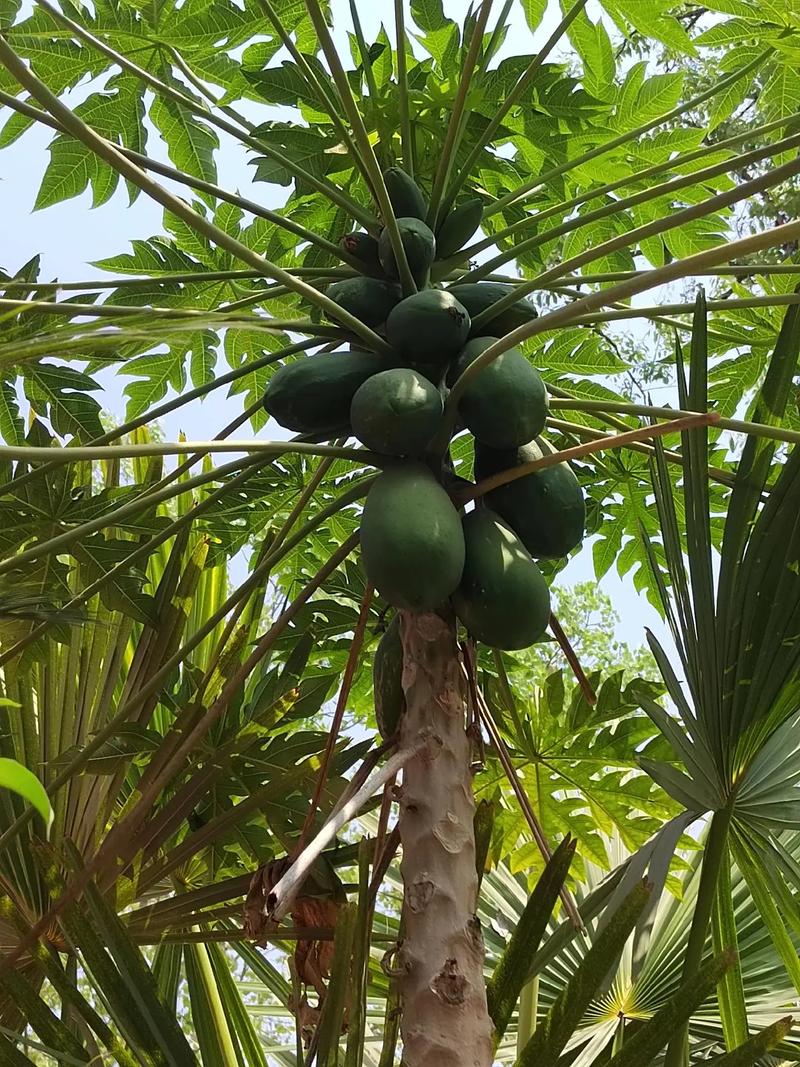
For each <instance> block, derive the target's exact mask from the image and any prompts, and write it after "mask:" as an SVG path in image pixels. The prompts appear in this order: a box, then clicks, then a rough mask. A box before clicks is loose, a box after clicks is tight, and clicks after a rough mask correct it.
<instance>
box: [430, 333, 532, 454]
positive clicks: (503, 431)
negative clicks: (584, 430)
mask: <svg viewBox="0 0 800 1067" xmlns="http://www.w3.org/2000/svg"><path fill="white" fill-rule="evenodd" d="M496 340H497V338H496V337H473V339H472V340H471V341H467V343H466V345H465V346H464V347H463V348H462V350H461V352H460V353H459V355H458V358H457V359H456V360H455V362H454V363H453V365H452V367H451V368H450V371H449V373H448V382H449V383H450V384H451V385H452V384H453V383H454V382H455V381H456V380H457V379H458V378H459V377H460V376H461V374H462V373H463V372H464V371H465V370H466V369H467V367H468V366H469V365H470V363H473V362H474V361H475V360H476V359H477V358H478V356H480V355H482V353H484V352H485V351H486V349H487V348H490V347H491V346H492V345H493V344H494V343H495V341H496ZM458 413H459V415H460V416H461V418H462V419H463V421H464V424H465V425H466V427H467V429H468V430H470V432H471V433H472V435H473V436H474V437H475V439H476V440H478V441H480V442H481V443H482V444H485V445H491V446H492V448H517V447H518V446H519V445H524V444H525V443H526V442H528V441H530V440H531V439H532V438H534V437H536V436H537V434H540V433H541V432H542V430H543V429H544V424H545V419H546V418H547V390H546V389H545V387H544V382H543V381H542V379H541V376H540V375H539V372H538V371H537V370H535V369H534V368H533V367H532V366H531V365H530V363H529V362H528V361H527V359H526V358H525V356H523V354H522V353H521V352H520V351H519V349H517V348H511V349H509V350H508V352H504V353H503V354H502V355H500V356H498V357H497V359H494V360H492V362H491V363H490V364H489V365H488V367H484V368H483V370H481V371H479V372H478V375H477V377H476V378H474V379H473V380H472V381H471V382H470V383H469V385H468V386H467V388H466V389H465V390H464V393H463V395H462V397H461V399H460V400H459V402H458Z"/></svg>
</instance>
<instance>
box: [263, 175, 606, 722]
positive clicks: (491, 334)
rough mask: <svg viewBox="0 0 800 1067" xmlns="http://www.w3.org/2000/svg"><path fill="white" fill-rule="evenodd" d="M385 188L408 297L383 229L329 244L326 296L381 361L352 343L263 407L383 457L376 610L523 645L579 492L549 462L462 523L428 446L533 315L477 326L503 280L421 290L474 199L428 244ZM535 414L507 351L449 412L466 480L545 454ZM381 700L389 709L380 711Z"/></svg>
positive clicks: (376, 501)
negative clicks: (454, 619)
mask: <svg viewBox="0 0 800 1067" xmlns="http://www.w3.org/2000/svg"><path fill="white" fill-rule="evenodd" d="M384 179H385V182H386V188H387V191H388V193H389V198H390V201H391V203H392V207H393V209H394V214H395V216H396V219H397V227H398V230H399V234H400V239H401V242H402V246H403V249H404V251H405V255H406V260H407V263H408V267H409V270H410V272H411V275H412V276H413V278H414V282H415V285H416V286H417V292H416V293H413V294H412V295H407V296H405V297H404V296H403V293H402V290H401V287H400V285H399V283H398V281H397V278H398V275H399V273H400V272H399V270H398V265H397V263H396V261H395V255H394V251H393V247H392V244H391V241H390V239H389V235H388V230H387V229H384V230H383V231H382V232H381V234H380V237H379V238H375V237H373V236H372V235H370V234H367V233H351V234H348V235H347V236H345V237H344V238H343V239H342V253H343V258H344V259H345V260H346V261H347V262H348V263H350V264H351V265H353V266H354V267H357V269H358V270H359V272H360V273H359V275H358V276H354V277H352V278H346V279H344V280H342V281H338V282H335V283H334V284H332V285H331V286H329V288H328V290H327V295H328V296H329V297H330V298H331V299H332V300H333V301H334V302H335V303H337V304H338V305H339V306H340V307H342V308H344V309H345V310H347V311H348V312H349V313H350V314H351V315H353V316H355V317H356V318H358V319H359V320H360V321H361V322H363V323H365V324H366V325H368V326H369V327H371V328H372V329H374V330H375V331H376V332H378V333H379V334H380V335H381V336H382V337H384V338H385V339H386V340H387V341H388V343H389V345H390V346H391V348H392V351H393V357H388V358H387V356H386V355H384V354H380V353H375V352H369V351H365V350H364V349H363V348H362V347H359V344H358V343H354V344H352V345H350V347H349V349H348V350H347V351H342V352H333V353H321V354H317V355H313V356H307V357H304V358H302V359H301V360H298V361H296V362H293V363H291V364H287V365H285V366H283V367H281V368H280V369H279V370H278V371H277V372H276V373H275V374H274V375H273V376H272V378H271V380H270V382H269V385H268V388H267V391H266V395H265V398H264V406H265V408H266V410H267V411H268V412H269V414H270V415H272V416H273V417H274V418H275V419H277V421H278V422H279V423H280V424H281V425H282V426H284V427H286V428H287V429H290V430H294V431H297V432H301V433H311V434H328V435H330V436H345V435H353V436H355V437H356V438H358V440H359V441H361V442H362V444H364V445H365V446H366V447H367V448H369V449H371V450H372V451H374V452H377V453H380V454H381V455H382V456H385V457H386V462H385V464H384V465H383V472H382V473H381V474H380V475H379V477H378V478H377V480H376V481H375V483H374V484H373V486H372V488H371V489H370V492H369V495H368V497H367V500H366V503H365V505H364V511H363V515H362V520H361V550H362V559H363V564H364V567H365V570H366V573H367V576H368V578H369V580H370V582H371V583H372V584H373V585H374V586H375V588H376V589H377V590H378V592H379V593H381V595H382V596H383V597H384V598H385V599H386V600H387V601H389V603H390V604H392V605H393V606H394V607H396V608H403V609H406V610H410V611H417V612H421V611H432V610H435V609H436V608H437V607H439V606H440V605H442V604H443V603H445V602H446V601H447V600H448V599H449V600H450V601H451V603H452V605H453V608H454V610H455V612H456V614H457V616H458V618H459V619H460V620H461V622H462V623H463V624H464V626H465V627H466V629H467V630H468V631H469V633H470V634H471V635H472V636H473V637H475V638H476V639H478V640H479V641H482V642H483V643H485V644H487V645H489V646H491V647H494V648H501V649H520V648H525V647H527V646H529V645H531V644H533V642H535V641H536V640H538V639H539V638H540V637H541V636H542V634H543V633H544V631H545V629H546V627H547V624H548V621H549V617H550V595H549V589H548V586H547V583H546V581H545V579H544V578H543V576H542V574H541V571H540V570H539V568H538V566H537V564H536V562H535V559H557V558H560V557H563V556H566V555H567V554H568V553H569V552H570V551H572V549H573V548H575V547H576V546H577V545H578V544H579V542H580V541H581V539H582V537H583V533H584V525H585V505H584V499H583V493H582V491H581V488H580V486H579V484H578V481H577V479H576V478H575V475H574V474H573V472H572V470H571V469H570V467H569V466H568V465H567V464H565V463H561V464H558V465H556V466H551V467H547V468H545V469H543V470H540V471H536V472H534V473H531V474H528V475H526V476H524V477H520V478H517V479H516V480H514V481H512V482H509V483H507V484H506V485H503V486H500V487H499V488H496V489H494V490H492V491H491V492H489V493H488V494H487V496H486V499H485V500H483V501H480V502H479V503H478V505H477V506H476V507H475V508H474V509H473V510H471V511H469V512H468V513H466V514H464V515H461V514H459V511H458V510H457V508H456V506H455V505H454V503H453V500H452V498H451V495H450V493H449V492H448V486H452V484H454V483H456V482H457V479H456V478H455V476H454V474H453V471H452V467H451V466H450V464H449V459H448V455H447V448H446V443H445V447H444V449H443V448H442V447H441V445H442V442H441V429H442V425H443V414H444V400H445V398H446V396H447V394H448V390H449V389H450V388H451V387H452V386H453V384H454V383H455V382H456V381H457V380H458V378H459V377H460V376H461V375H462V373H463V372H464V371H465V370H466V368H467V367H469V365H470V364H471V363H472V362H473V361H474V360H476V359H477V358H478V357H479V356H480V355H481V354H482V353H483V352H485V351H486V349H487V348H489V347H490V346H491V345H492V344H493V343H494V342H495V340H496V339H497V338H498V337H501V336H503V335H504V334H506V333H508V332H510V331H511V330H514V329H516V328H517V327H519V326H521V325H523V324H525V323H528V322H531V321H532V320H533V319H534V318H535V317H536V314H537V312H536V309H535V307H534V306H533V304H532V303H531V302H530V301H528V300H527V299H519V300H516V301H514V302H513V303H512V304H511V306H510V307H507V308H506V310H505V311H502V312H501V313H500V314H498V315H496V316H495V317H494V318H492V317H491V310H490V309H491V308H492V306H493V305H495V304H496V303H497V302H498V301H500V300H501V299H503V298H504V297H506V296H507V295H508V294H509V293H512V292H513V286H511V285H509V284H507V283H503V282H488V281H482V282H465V283H458V282H456V283H455V284H451V285H449V286H448V288H446V289H442V288H434V287H431V286H430V277H431V268H432V267H434V266H435V264H436V263H437V262H441V260H442V259H445V258H448V257H451V256H453V255H455V254H457V253H458V251H459V250H460V249H461V248H462V247H463V246H464V245H465V244H466V242H467V241H468V240H469V239H470V238H471V237H472V236H473V234H474V233H475V232H476V230H477V229H478V227H479V226H480V223H481V215H482V207H481V202H480V200H478V199H475V200H469V201H467V202H466V203H463V204H460V205H458V206H456V207H455V208H454V209H453V210H452V211H451V212H450V213H449V214H448V215H447V216H446V217H445V219H444V220H443V221H442V222H441V224H440V225H439V226H438V228H437V232H436V233H434V232H433V230H432V229H431V228H430V227H429V226H428V224H427V223H426V221H425V220H426V218H427V215H428V205H427V203H426V201H425V197H424V195H423V193H422V191H421V190H420V188H419V186H418V185H417V184H416V183H415V182H414V180H413V179H412V178H411V177H410V176H409V175H408V174H406V173H405V172H404V171H403V170H401V169H400V168H399V167H393V168H390V169H389V170H388V171H386V172H385V174H384ZM478 316H481V318H480V323H481V324H480V328H475V327H474V326H473V320H474V319H476V318H478ZM547 410H548V398H547V391H546V389H545V386H544V383H543V381H542V379H541V377H540V376H539V374H538V372H537V371H536V370H535V369H534V368H533V367H532V366H531V364H530V363H529V362H528V360H527V359H526V358H525V356H524V355H523V354H522V352H520V351H519V350H518V349H511V350H509V351H507V352H505V353H503V354H502V355H500V356H499V357H498V358H496V359H494V360H493V361H492V362H490V363H489V364H488V365H487V366H485V367H484V368H482V369H481V370H480V371H479V372H478V373H477V375H475V376H474V377H473V379H472V380H471V381H470V382H469V383H468V384H467V386H466V388H465V389H464V391H463V393H462V395H461V397H460V399H459V402H458V418H459V425H457V426H456V427H455V430H456V432H459V431H460V430H461V429H464V428H466V429H467V430H469V431H470V433H471V434H472V436H473V438H474V447H475V475H476V478H477V479H478V480H480V479H482V478H486V477H488V476H490V475H492V474H494V473H497V472H499V471H504V470H508V469H509V468H513V467H515V466H518V465H520V464H524V463H528V462H530V461H531V460H535V459H538V458H541V457H542V456H543V455H544V454H545V453H546V452H548V451H552V450H551V449H550V446H548V445H547V444H546V443H545V442H544V441H543V440H542V438H541V437H540V435H541V432H542V430H543V429H544V426H545V420H546V417H547ZM434 442H436V443H437V444H438V445H439V447H433V444H432V443H434ZM442 452H444V456H443V455H442ZM381 646H382V647H381V648H379V651H378V655H377V657H376V702H378V703H380V700H379V698H378V684H377V678H378V675H379V674H380V675H381V676H385V677H386V678H388V676H389V674H392V671H393V675H392V677H393V679H394V681H393V682H392V683H391V684H390V683H388V682H386V681H384V682H383V683H381V688H382V689H384V690H386V689H387V686H388V688H389V689H390V688H391V685H395V684H396V685H399V676H398V675H397V668H398V664H399V663H401V662H402V655H400V659H399V660H398V659H397V655H396V651H394V652H393V651H392V649H393V648H394V647H395V646H396V647H399V632H398V631H397V624H396V622H395V623H393V624H392V626H390V627H389V629H388V630H387V632H386V634H385V635H384V638H383V639H382V642H381ZM389 663H391V664H393V665H394V666H393V668H392V671H389V669H388V667H387V664H389ZM389 703H391V704H392V705H393V706H396V700H394V699H393V700H391V701H390V702H389Z"/></svg>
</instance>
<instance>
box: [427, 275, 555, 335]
mask: <svg viewBox="0 0 800 1067" xmlns="http://www.w3.org/2000/svg"><path fill="white" fill-rule="evenodd" d="M515 288H516V286H514V285H507V284H506V283H505V282H461V283H457V284H456V285H451V286H449V288H448V290H447V291H448V293H452V294H453V296H454V297H455V298H456V300H460V301H461V303H462V304H463V305H464V307H465V308H466V309H467V311H468V312H469V317H470V319H476V318H477V317H478V315H480V314H481V313H482V312H484V311H486V309H487V308H490V307H491V306H492V304H496V303H497V301H498V300H502V299H503V297H506V296H508V294H509V293H513V292H514V289H515ZM538 316H539V312H538V311H537V310H536V308H535V307H534V305H533V304H532V303H531V301H530V300H529V299H528V298H527V297H524V296H523V297H521V298H520V299H519V300H517V302H516V303H515V304H513V305H512V307H510V308H506V310H505V311H502V312H501V313H500V314H499V315H495V316H494V317H493V318H492V319H490V320H489V321H488V322H482V323H481V324H480V326H477V327H475V334H474V336H475V335H478V334H480V335H484V336H485V335H486V334H487V333H491V334H494V335H496V336H497V337H502V336H503V334H506V333H511V331H512V330H516V329H517V327H519V326H526V325H527V324H528V323H529V322H533V320H534V319H535V318H538Z"/></svg>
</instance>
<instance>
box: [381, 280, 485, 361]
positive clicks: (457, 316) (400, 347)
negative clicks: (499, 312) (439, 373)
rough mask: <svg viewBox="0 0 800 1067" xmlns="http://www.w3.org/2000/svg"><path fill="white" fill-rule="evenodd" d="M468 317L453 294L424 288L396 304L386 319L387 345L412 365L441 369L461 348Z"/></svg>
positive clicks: (466, 332) (466, 331)
mask: <svg viewBox="0 0 800 1067" xmlns="http://www.w3.org/2000/svg"><path fill="white" fill-rule="evenodd" d="M469 329H470V318H469V315H468V313H467V310H466V308H465V307H464V305H463V304H461V303H459V301H458V300H457V299H456V298H455V297H454V296H453V294H452V293H449V292H447V293H446V292H443V291H442V290H441V289H423V290H422V292H420V293H414V295H413V296H407V297H406V298H405V300H401V301H400V303H399V304H397V305H396V306H395V307H394V308H392V311H391V313H390V315H389V317H388V319H387V320H386V338H387V340H388V341H389V344H390V345H392V346H393V347H394V348H395V349H397V351H398V352H399V353H400V354H401V355H402V356H404V357H405V359H406V360H408V362H409V363H414V364H432V365H434V366H438V367H444V365H445V364H446V363H448V362H449V361H450V360H451V359H452V358H453V356H455V355H456V354H457V353H458V352H460V351H461V349H462V348H463V347H464V344H465V342H466V340H467V337H468V336H469Z"/></svg>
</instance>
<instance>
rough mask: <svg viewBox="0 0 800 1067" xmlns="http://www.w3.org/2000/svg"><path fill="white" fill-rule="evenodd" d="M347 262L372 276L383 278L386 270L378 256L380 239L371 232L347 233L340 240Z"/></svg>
mask: <svg viewBox="0 0 800 1067" xmlns="http://www.w3.org/2000/svg"><path fill="white" fill-rule="evenodd" d="M339 244H340V245H341V247H342V250H343V252H344V255H345V258H346V259H347V262H348V263H349V264H350V265H351V266H352V267H355V269H356V270H357V271H360V272H361V273H362V274H366V275H367V276H368V277H370V278H383V277H385V272H384V269H383V267H382V266H381V261H380V257H379V256H378V241H377V238H375V237H373V236H372V234H371V233H362V232H359V231H357V232H355V233H347V234H345V235H344V237H343V238H342V239H341V241H339Z"/></svg>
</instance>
